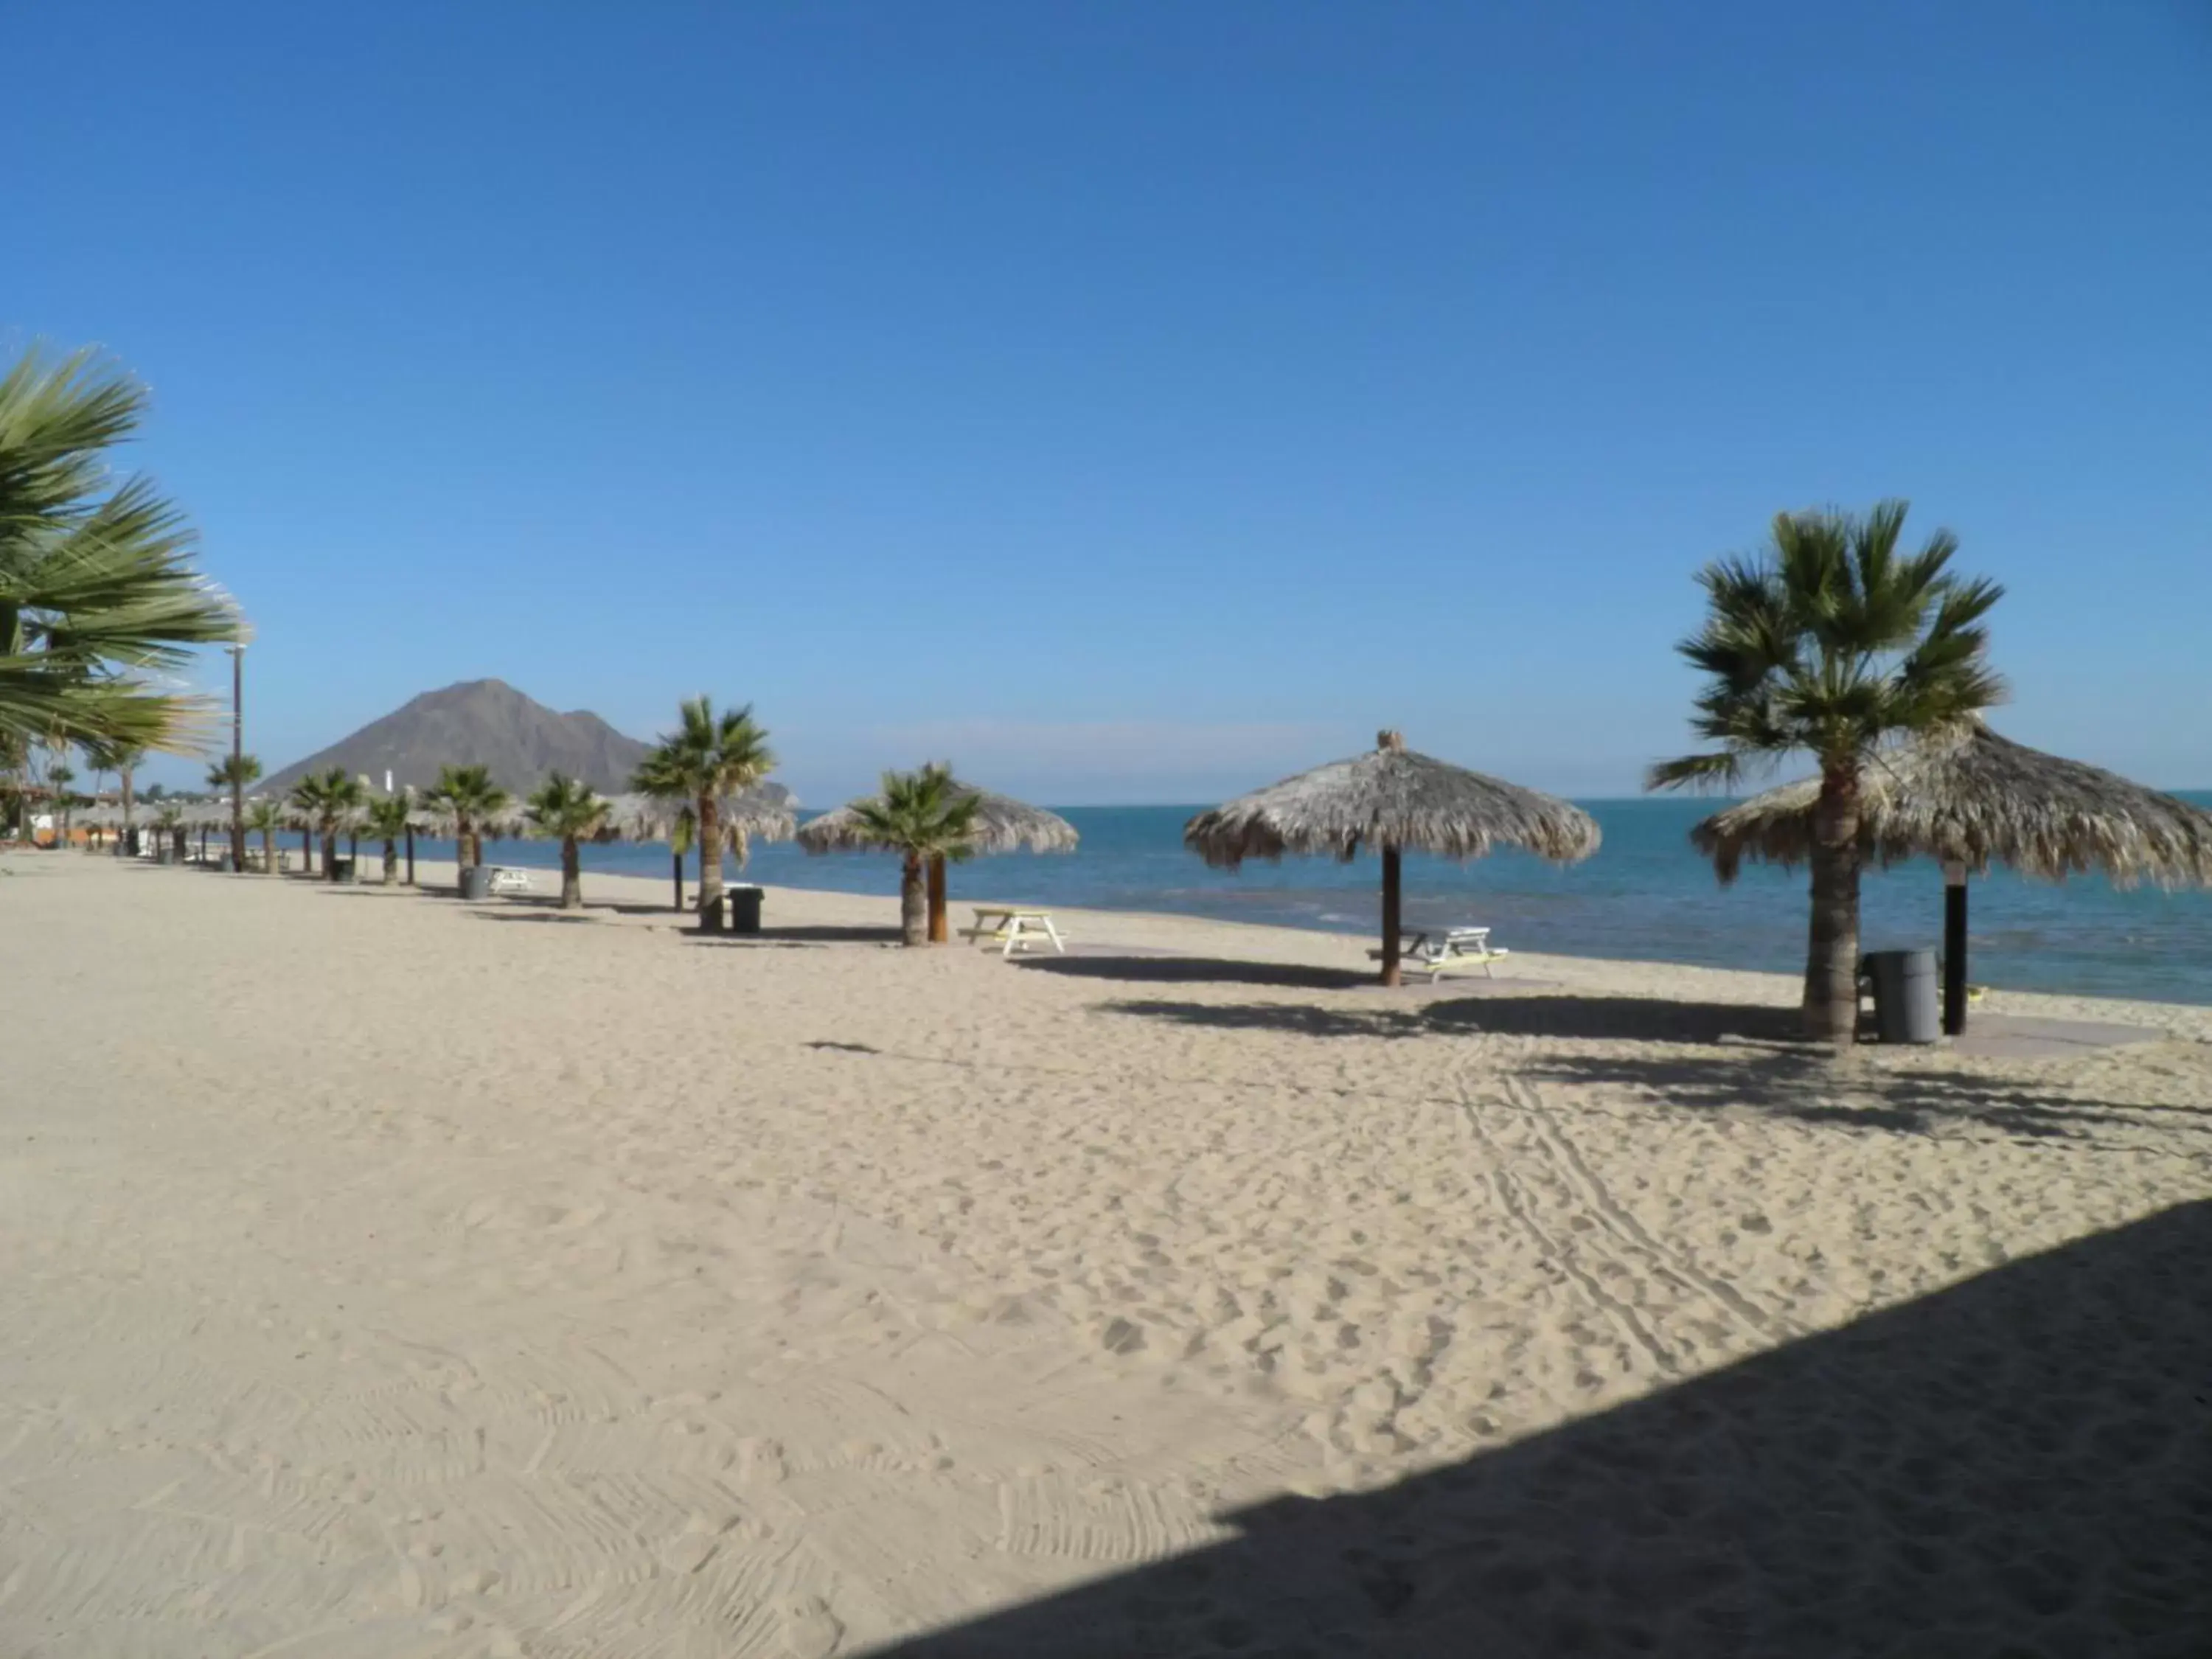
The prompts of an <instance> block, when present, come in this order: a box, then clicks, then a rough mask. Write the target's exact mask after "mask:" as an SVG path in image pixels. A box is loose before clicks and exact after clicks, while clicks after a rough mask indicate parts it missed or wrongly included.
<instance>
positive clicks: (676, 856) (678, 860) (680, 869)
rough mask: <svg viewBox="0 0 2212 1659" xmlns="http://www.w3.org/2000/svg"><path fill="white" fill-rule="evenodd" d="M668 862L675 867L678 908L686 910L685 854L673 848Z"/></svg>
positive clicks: (670, 850)
mask: <svg viewBox="0 0 2212 1659" xmlns="http://www.w3.org/2000/svg"><path fill="white" fill-rule="evenodd" d="M668 860H669V862H670V863H671V865H672V866H675V874H676V908H678V910H681V909H682V908H684V854H682V853H681V852H679V851H678V850H677V849H676V848H673V847H671V848H669V849H668Z"/></svg>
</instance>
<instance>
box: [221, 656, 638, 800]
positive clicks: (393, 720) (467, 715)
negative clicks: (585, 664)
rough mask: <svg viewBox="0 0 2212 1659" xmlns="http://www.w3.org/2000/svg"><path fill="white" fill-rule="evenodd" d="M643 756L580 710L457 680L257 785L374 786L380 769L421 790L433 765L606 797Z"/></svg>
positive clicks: (632, 741) (632, 742) (491, 684)
mask: <svg viewBox="0 0 2212 1659" xmlns="http://www.w3.org/2000/svg"><path fill="white" fill-rule="evenodd" d="M646 754H647V745H646V744H642V743H641V742H639V741H638V740H637V739H636V738H632V737H627V736H625V735H624V734H623V733H622V732H617V731H616V730H615V729H614V727H612V726H609V725H608V724H607V723H606V721H605V720H601V719H600V718H599V716H598V715H597V714H593V713H592V712H591V711H590V710H589V709H577V710H574V711H573V712H571V713H568V714H561V713H559V712H557V711H556V710H554V709H551V708H546V707H545V706H544V704H543V703H540V702H536V701H534V700H533V699H532V698H531V697H529V696H526V695H525V694H524V693H522V692H520V691H518V690H516V689H515V688H514V687H513V686H511V685H509V684H507V682H506V681H505V680H499V679H477V680H460V681H457V682H456V683H455V684H452V685H448V686H445V687H443V688H441V689H440V690H435V691H424V692H422V693H421V694H419V695H418V696H414V697H411V698H410V699H409V700H408V701H407V702H404V703H403V704H401V705H400V706H399V707H398V708H395V709H393V710H392V713H390V714H386V715H384V716H383V717H382V718H381V719H379V720H371V721H370V722H369V723H368V725H367V726H362V728H361V729H360V730H359V731H358V732H354V733H352V734H351V735H350V736H349V737H345V738H340V739H339V740H338V741H337V742H336V743H334V744H331V745H330V747H328V748H327V749H322V750H317V751H316V752H315V753H314V754H312V755H310V756H308V757H307V758H306V759H304V760H300V761H295V762H294V763H292V764H291V765H289V766H287V767H286V768H284V769H283V770H282V771H280V772H277V773H276V774H275V775H272V776H271V777H270V779H269V780H268V781H267V782H265V783H264V784H263V785H262V787H263V788H264V790H266V791H270V792H271V793H281V792H283V791H284V790H287V789H289V788H290V787H292V785H294V784H295V783H296V782H298V781H300V780H301V778H303V777H305V776H307V775H308V774H309V773H311V772H325V771H328V770H329V769H331V767H333V766H337V767H342V768H343V769H344V770H345V771H346V773H347V774H348V775H351V776H358V777H366V778H368V779H370V780H371V781H373V782H374V783H375V784H376V785H378V787H382V785H383V782H384V777H385V774H386V773H387V772H388V773H390V774H391V775H392V782H393V784H394V785H395V786H396V787H410V786H411V787H414V788H416V789H427V788H428V787H430V786H431V785H433V784H435V782H436V781H438V773H439V770H440V769H441V768H443V767H447V766H486V767H489V768H490V769H491V775H492V776H493V777H494V778H495V779H496V780H497V781H499V783H500V784H501V786H502V787H505V788H507V789H509V790H512V791H513V792H514V793H517V794H520V793H523V792H524V791H526V790H530V789H534V788H536V787H538V784H540V783H541V782H543V781H544V778H545V775H546V774H547V773H549V772H556V771H558V772H565V773H567V774H568V775H569V776H571V777H574V778H580V779H582V780H583V781H585V782H586V783H588V784H590V785H591V786H592V787H593V788H594V789H597V790H599V791H600V792H602V793H617V792H618V791H620V790H623V789H627V788H628V787H629V779H630V775H631V774H632V773H633V772H635V770H636V769H637V764H638V763H639V762H640V761H641V760H642V759H644V758H645V756H646Z"/></svg>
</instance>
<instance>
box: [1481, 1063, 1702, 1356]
mask: <svg viewBox="0 0 2212 1659" xmlns="http://www.w3.org/2000/svg"><path fill="white" fill-rule="evenodd" d="M1452 1084H1453V1087H1454V1088H1455V1089H1456V1090H1457V1091H1458V1093H1459V1097H1460V1109H1461V1114H1462V1116H1464V1117H1465V1118H1466V1120H1467V1124H1468V1128H1469V1129H1470V1130H1471V1131H1472V1132H1473V1133H1474V1138H1475V1139H1476V1140H1477V1142H1479V1143H1480V1146H1482V1148H1483V1150H1484V1151H1485V1152H1486V1153H1487V1154H1489V1158H1490V1164H1491V1167H1490V1185H1491V1189H1492V1191H1493V1192H1495V1193H1496V1194H1498V1203H1499V1205H1500V1206H1502V1207H1503V1208H1504V1211H1505V1213H1506V1215H1507V1216H1508V1217H1510V1218H1511V1219H1512V1221H1513V1222H1514V1224H1515V1225H1517V1226H1518V1227H1520V1228H1521V1229H1522V1231H1524V1232H1526V1233H1527V1234H1528V1236H1529V1237H1531V1238H1533V1239H1534V1240H1535V1241H1536V1243H1537V1244H1538V1245H1539V1246H1540V1247H1541V1249H1543V1251H1544V1253H1545V1255H1547V1256H1548V1257H1549V1258H1550V1259H1551V1260H1553V1261H1556V1262H1558V1263H1559V1267H1560V1268H1561V1269H1562V1270H1563V1271H1564V1272H1565V1273H1567V1275H1568V1276H1569V1277H1571V1279H1574V1281H1575V1282H1576V1283H1577V1285H1581V1286H1582V1288H1583V1294H1584V1295H1586V1296H1588V1297H1589V1299H1590V1301H1591V1302H1592V1303H1593V1304H1595V1306H1596V1307H1597V1309H1598V1310H1600V1311H1601V1313H1602V1314H1603V1315H1604V1316H1606V1317H1607V1319H1608V1320H1609V1321H1611V1322H1612V1323H1613V1326H1614V1327H1615V1328H1617V1329H1618V1330H1620V1332H1622V1333H1623V1334H1625V1335H1626V1337H1627V1338H1628V1339H1629V1340H1630V1341H1631V1342H1632V1343H1633V1344H1634V1345H1635V1346H1637V1347H1639V1348H1641V1349H1642V1350H1643V1351H1644V1353H1645V1354H1647V1355H1648V1356H1650V1359H1651V1362H1652V1364H1656V1366H1658V1367H1659V1369H1660V1370H1662V1372H1664V1373H1665V1374H1666V1375H1667V1376H1675V1375H1677V1374H1678V1373H1679V1372H1680V1369H1681V1367H1680V1362H1679V1361H1678V1360H1677V1359H1676V1358H1674V1352H1673V1350H1671V1349H1670V1348H1668V1346H1667V1345H1666V1344H1665V1343H1663V1342H1662V1341H1660V1340H1659V1339H1658V1337H1657V1336H1656V1335H1655V1334H1653V1332H1652V1331H1651V1328H1650V1327H1649V1326H1648V1325H1646V1324H1645V1323H1644V1319H1643V1317H1642V1316H1641V1315H1639V1314H1638V1312H1637V1310H1636V1309H1635V1307H1634V1306H1633V1305H1632V1304H1629V1303H1626V1302H1624V1301H1622V1300H1621V1299H1620V1297H1617V1296H1615V1295H1614V1294H1613V1292H1612V1291H1608V1290H1607V1289H1606V1287H1605V1285H1603V1284H1602V1283H1601V1282H1600V1280H1599V1279H1598V1278H1597V1276H1596V1275H1595V1273H1591V1272H1590V1271H1589V1268H1587V1267H1584V1266H1583V1264H1582V1262H1581V1261H1579V1260H1578V1259H1577V1254H1576V1252H1575V1250H1574V1249H1573V1248H1572V1246H1571V1245H1570V1244H1569V1243H1567V1242H1566V1241H1565V1240H1564V1239H1562V1238H1561V1237H1560V1236H1559V1234H1557V1233H1555V1232H1554V1231H1552V1230H1551V1229H1550V1228H1548V1227H1547V1226H1545V1225H1544V1224H1543V1223H1542V1222H1541V1220H1539V1219H1538V1218H1537V1212H1538V1209H1539V1207H1540V1206H1538V1205H1537V1203H1536V1202H1535V1200H1533V1199H1532V1198H1531V1197H1530V1196H1529V1194H1528V1192H1527V1190H1526V1189H1525V1188H1523V1187H1522V1184H1521V1182H1520V1181H1519V1180H1518V1179H1517V1178H1516V1176H1514V1175H1513V1173H1512V1171H1511V1169H1510V1164H1511V1161H1512V1160H1511V1158H1510V1155H1509V1154H1510V1149H1509V1148H1507V1147H1506V1146H1504V1145H1503V1144H1502V1143H1501V1142H1499V1140H1498V1138H1497V1137H1496V1136H1495V1135H1493V1134H1492V1133H1491V1132H1490V1131H1489V1129H1487V1128H1486V1127H1484V1125H1483V1121H1482V1111H1481V1108H1480V1104H1479V1103H1477V1102H1476V1101H1475V1100H1474V1099H1473V1098H1472V1097H1470V1096H1469V1095H1468V1091H1467V1084H1466V1081H1465V1079H1462V1078H1460V1077H1458V1076H1457V1075H1455V1076H1454V1077H1453V1079H1452ZM1600 1254H1601V1255H1602V1254H1603V1253H1602V1252H1600ZM1608 1259H1616V1258H1608ZM1624 1265H1625V1264H1624Z"/></svg>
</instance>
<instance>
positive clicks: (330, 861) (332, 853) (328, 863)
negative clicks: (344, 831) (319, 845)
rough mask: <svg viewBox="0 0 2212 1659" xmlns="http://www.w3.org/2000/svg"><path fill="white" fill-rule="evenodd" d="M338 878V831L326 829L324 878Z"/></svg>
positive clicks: (324, 836) (330, 879) (332, 879)
mask: <svg viewBox="0 0 2212 1659" xmlns="http://www.w3.org/2000/svg"><path fill="white" fill-rule="evenodd" d="M337 878H338V832H337V830H335V829H325V830H324V831H323V879H324V880H325V881H336V880H337Z"/></svg>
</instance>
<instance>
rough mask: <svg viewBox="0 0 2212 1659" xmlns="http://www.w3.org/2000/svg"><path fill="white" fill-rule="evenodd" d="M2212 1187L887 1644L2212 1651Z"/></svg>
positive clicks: (904, 1647)
mask: <svg viewBox="0 0 2212 1659" xmlns="http://www.w3.org/2000/svg"><path fill="white" fill-rule="evenodd" d="M2208 1398H2212V1203H2197V1204H2190V1205H2185V1206H2179V1207H2178V1208H2175V1209H2172V1210H2168V1211H2166V1212H2163V1213H2160V1214H2158V1215H2154V1216H2152V1217H2149V1218H2147V1219H2144V1220H2142V1221H2139V1222H2136V1223H2135V1224H2134V1225H2130V1226H2125V1227H2122V1228H2119V1229H2117V1230H2116V1231H2112V1232H2108V1233H2103V1234H2100V1235H2097V1236H2095V1237H2089V1238H2086V1239H2082V1240H2080V1241H2078V1242H2077V1243H2073V1244H2070V1245H2068V1246H2065V1247H2064V1248H2063V1249H2057V1250H2055V1251H2052V1252H2051V1253H2049V1254H2047V1255H2040V1256H2034V1257H2030V1258H2027V1259H2024V1260H2021V1261H2014V1262H2011V1263H2008V1264H2007V1265H2005V1266H2003V1267H1998V1268H1996V1269H1995V1270H1993V1271H1990V1272H1988V1273H1984V1274H1982V1275H1981V1276H1980V1277H1978V1278H1976V1279H1969V1280H1966V1282H1965V1283H1963V1284H1960V1285H1955V1286H1954V1287H1952V1288H1951V1289H1948V1290H1946V1291H1939V1292H1937V1293H1936V1294H1933V1295H1930V1296H1927V1297H1922V1298H1920V1299H1919V1300H1917V1301H1915V1302H1911V1303H1908V1304H1904V1305H1902V1306H1900V1307H1897V1308H1893V1309H1891V1310H1887V1311H1886V1312H1882V1313H1879V1314H1875V1315H1873V1316H1869V1317H1868V1318H1866V1319H1864V1320H1862V1321H1860V1322H1857V1323H1856V1324H1854V1325H1851V1326H1849V1327H1847V1328H1844V1329H1842V1330H1838V1331H1833V1332H1828V1333H1824V1334H1818V1335H1814V1336H1811V1337H1807V1338H1803V1339H1801V1340H1796V1341H1794V1342H1791V1343H1789V1344H1787V1345H1786V1346H1783V1347H1780V1348H1778V1349H1775V1350H1772V1351H1771V1352H1767V1353H1765V1354H1761V1355H1759V1356H1758V1357H1757V1358H1753V1359H1749V1360H1747V1361H1744V1362H1742V1363H1741V1364H1737V1365H1735V1366H1732V1367H1730V1368H1729V1369H1727V1370H1721V1371H1717V1372H1714V1373H1711V1374H1710V1375H1707V1376H1701V1377H1698V1378H1695V1379H1692V1380H1691V1381H1689V1382H1686V1383H1680V1384H1678V1385H1677V1386H1675V1387H1674V1388H1672V1389H1667V1390H1665V1391H1663V1392H1661V1393H1659V1394H1656V1395H1650V1396H1648V1397H1646V1398H1644V1399H1643V1400H1640V1401H1635V1402H1634V1403H1632V1404H1630V1405H1627V1406H1624V1407H1619V1408H1617V1409H1615V1410H1613V1411H1609V1412H1606V1413H1601V1414H1599V1415H1596V1416H1594V1417H1589V1418H1585V1419H1581V1420H1579V1421H1577V1422H1573V1423H1570V1424H1568V1425H1565V1426H1563V1427H1560V1428H1558V1429H1555V1430H1553V1431H1549V1432H1547V1433H1543V1434H1539V1435H1537V1436H1534V1437H1532V1438H1530V1439H1528V1440H1524V1441H1522V1442H1520V1443H1516V1444H1514V1445H1510V1446H1507V1447H1504V1448H1503V1449H1498V1450H1496V1451H1492V1452H1487V1453H1481V1454H1478V1455H1474V1456H1473V1457H1471V1458H1469V1459H1468V1460H1467V1461H1465V1462H1462V1463H1458V1464H1456V1465H1454V1466H1452V1467H1450V1468H1444V1469H1441V1470H1437V1471H1435V1472H1432V1473H1430V1474H1421V1475H1418V1476H1415V1477H1413V1478H1411V1479H1409V1480H1405V1481H1402V1482H1401V1483H1400V1484H1398V1485H1396V1486H1391V1487H1389V1488H1387V1489H1384V1490H1382V1491H1377V1492H1366V1493H1359V1494H1356V1495H1350V1496H1345V1497H1338V1498H1325V1499H1320V1500H1305V1499H1298V1498H1283V1499H1279V1500H1275V1501H1272V1502H1269V1503H1266V1504H1260V1505H1257V1506H1256V1507H1254V1508H1250V1509H1247V1510H1241V1511H1237V1512H1233V1513H1231V1514H1228V1515H1225V1516H1223V1517H1221V1518H1222V1520H1223V1521H1224V1522H1225V1523H1226V1524H1228V1525H1230V1526H1232V1527H1234V1528H1236V1529H1237V1530H1236V1535H1235V1536H1234V1537H1232V1538H1231V1539H1229V1540H1227V1541H1224V1542H1221V1543H1218V1544H1215V1545H1212V1546H1210V1547H1205V1548H1202V1549H1199V1550H1195V1551H1193V1552H1191V1553H1188V1554H1185V1555H1182V1556H1178V1557H1175V1558H1172V1559H1167V1560H1164V1561H1161V1562H1158V1563H1157V1564H1155V1565H1147V1566H1143V1567H1139V1568H1136V1569H1133V1570H1131V1571H1125V1572H1122V1573H1119V1574H1116V1575H1115V1576H1113V1577H1108V1578H1105V1579H1103V1580H1100V1581H1098V1582H1097V1583H1091V1584H1087V1585H1085V1586H1083V1587H1081V1588H1079V1589H1072V1590H1069V1591H1066V1593H1064V1594H1061V1595H1054V1596H1050V1597H1048V1598H1046V1599H1043V1600H1041V1601H1035V1602H1030V1603H1027V1604H1024V1605H1022V1606H1018V1607H1011V1608H1008V1609H1006V1610H1005V1611H1002V1612H998V1613H989V1614H986V1615H983V1616H981V1617H980V1618H977V1619H975V1620H973V1621H972V1622H969V1623H967V1624H964V1625H961V1626H954V1627H952V1628H950V1629H947V1630H945V1631H942V1632H937V1633H935V1634H932V1635H928V1636H925V1637H921V1638H915V1639H912V1640H909V1641H908V1642H905V1643H902V1644H899V1645H897V1646H896V1647H894V1648H890V1649H886V1650H878V1653H879V1654H896V1655H898V1656H901V1659H955V1656H969V1655H974V1656H1017V1655H1018V1656H1024V1659H1028V1656H1039V1655H1053V1656H1097V1659H1106V1656H1114V1659H1121V1656H1127V1655H1136V1654H1155V1655H1194V1656H1195V1655H1212V1654H1243V1655H1260V1654H1265V1655H1269V1656H1278V1655H1280V1656H1288V1655H1310V1656H1314V1659H1321V1656H1335V1655H1340V1654H1370V1655H1391V1656H1401V1659H1447V1656H1449V1659H1508V1656H1510V1659H1521V1656H1530V1659H1534V1656H1539V1655H1541V1656H1547V1659H1549V1656H1556V1655H1615V1654H1619V1655H1642V1656H1655V1655H1656V1656H1662V1659H1674V1656H1680V1659H1722V1656H1745V1659H1751V1656H1758V1659H1768V1656H1787V1659H1844V1656H1846V1655H1863V1654H1897V1655H1900V1656H1902V1655H1914V1656H1923V1655H1924V1656H1929V1659H1938V1656H1940V1659H1980V1656H1990V1659H1996V1656H2006V1659H2031V1656H2033V1659H2071V1656H2081V1659H2090V1656H2118V1655H2131V1654H2132V1655H2170V1656H2173V1659H2182V1656H2189V1655H2202V1654H2204V1653H2206V1652H2208V1651H2212V1571H2207V1570H2206V1565H2207V1563H2208V1562H2212V1406H2208Z"/></svg>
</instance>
